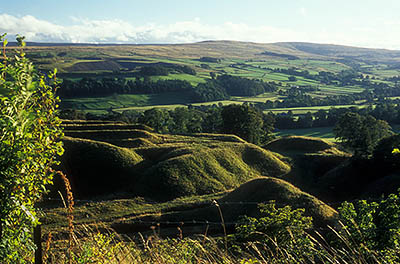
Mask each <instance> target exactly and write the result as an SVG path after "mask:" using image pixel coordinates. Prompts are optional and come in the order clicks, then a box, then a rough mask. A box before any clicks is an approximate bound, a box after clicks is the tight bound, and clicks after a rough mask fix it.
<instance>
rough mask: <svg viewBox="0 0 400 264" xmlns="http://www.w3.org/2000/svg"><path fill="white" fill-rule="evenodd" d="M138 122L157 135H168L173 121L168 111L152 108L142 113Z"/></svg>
mask: <svg viewBox="0 0 400 264" xmlns="http://www.w3.org/2000/svg"><path fill="white" fill-rule="evenodd" d="M138 122H139V123H142V124H145V125H148V126H149V127H151V128H153V129H154V130H155V131H157V132H159V133H168V132H169V131H170V126H171V125H172V122H173V120H172V118H171V116H170V115H169V113H168V111H165V110H161V109H156V108H152V109H150V110H146V111H144V113H143V115H142V116H140V117H139V118H138Z"/></svg>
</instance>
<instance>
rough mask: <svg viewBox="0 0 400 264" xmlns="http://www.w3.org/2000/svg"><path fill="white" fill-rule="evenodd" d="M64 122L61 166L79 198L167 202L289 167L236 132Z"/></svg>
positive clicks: (233, 184)
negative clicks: (137, 198) (165, 130)
mask: <svg viewBox="0 0 400 264" xmlns="http://www.w3.org/2000/svg"><path fill="white" fill-rule="evenodd" d="M64 126H65V135H66V137H65V138H64V140H63V141H64V145H65V154H64V156H63V158H62V167H63V169H64V171H65V172H66V173H67V175H69V177H70V178H71V179H72V184H73V190H74V193H75V195H76V196H77V197H93V196H96V195H109V194H114V195H116V196H118V195H120V196H121V195H122V196H129V197H135V196H145V197H148V198H151V199H156V200H168V199H173V198H176V197H180V196H187V195H195V194H209V193H215V192H219V191H224V190H228V189H232V188H235V187H237V186H239V185H240V184H242V183H244V182H246V181H248V180H250V179H252V178H255V177H258V176H259V175H264V176H274V177H279V176H281V175H283V174H286V173H287V172H288V171H289V170H290V167H289V166H288V165H287V164H286V163H285V162H283V161H282V160H281V159H280V158H279V156H277V155H274V154H273V153H271V152H269V151H267V150H264V149H262V148H260V147H258V146H255V145H253V144H249V143H247V142H245V141H243V140H242V139H240V138H238V137H236V136H233V135H218V134H194V135H187V136H184V135H162V134H157V133H154V132H152V131H149V130H150V129H148V128H146V127H140V126H139V125H137V126H127V125H124V124H121V123H110V122H105V123H100V124H96V123H86V124H84V123H82V122H75V123H74V122H69V123H68V122H65V124H64ZM140 128H141V129H140ZM146 129H147V130H146ZM107 142H108V143H107ZM110 143H111V144H110Z"/></svg>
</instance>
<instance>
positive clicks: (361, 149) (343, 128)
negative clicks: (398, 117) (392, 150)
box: [333, 112, 392, 157]
mask: <svg viewBox="0 0 400 264" xmlns="http://www.w3.org/2000/svg"><path fill="white" fill-rule="evenodd" d="M333 132H334V134H335V138H336V139H338V140H339V141H340V142H341V144H342V145H343V146H345V147H347V148H349V149H350V150H352V151H353V152H354V156H356V157H368V156H369V155H370V154H371V153H372V151H373V150H374V148H375V146H376V145H377V143H378V142H379V140H380V139H382V138H384V137H387V136H389V135H391V133H392V132H391V127H390V126H389V124H388V123H387V122H386V121H383V120H377V119H375V118H374V117H373V116H370V115H366V116H361V115H359V114H357V113H353V112H347V113H345V114H343V115H342V116H341V117H340V118H339V120H338V122H337V123H336V126H335V128H334V129H333Z"/></svg>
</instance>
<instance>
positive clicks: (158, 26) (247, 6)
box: [0, 0, 400, 49]
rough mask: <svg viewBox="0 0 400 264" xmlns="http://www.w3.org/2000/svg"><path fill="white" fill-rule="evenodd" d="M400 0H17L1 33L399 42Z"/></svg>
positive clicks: (130, 39)
mask: <svg viewBox="0 0 400 264" xmlns="http://www.w3.org/2000/svg"><path fill="white" fill-rule="evenodd" d="M399 10H400V1H398V0H336V1H332V0H329V1H328V0H279V1H277V0H247V1H243V0H241V1H238V0H201V1H200V0H194V1H192V0H185V1H182V0H163V1H160V0H147V1H146V0H140V1H135V0H131V1H128V0H112V1H110V0H108V1H105V0H96V1H94V0H69V1H61V0H59V1H54V0H13V1H4V3H2V4H1V5H0V33H1V32H8V33H9V34H10V35H13V34H16V33H20V34H22V35H25V36H26V37H27V39H28V41H41V42H75V43H79V42H93V43H190V42H196V41H202V40H222V39H224V40H226V39H228V40H239V41H253V42H264V43H268V42H279V41H307V42H318V43H333V44H343V45H352V46H361V47H374V48H389V49H400V34H399V33H400V16H399V14H398V11H399Z"/></svg>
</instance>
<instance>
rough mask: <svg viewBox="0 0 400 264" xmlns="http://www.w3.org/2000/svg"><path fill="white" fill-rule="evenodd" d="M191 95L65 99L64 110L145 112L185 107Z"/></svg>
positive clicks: (168, 94) (98, 112)
mask: <svg viewBox="0 0 400 264" xmlns="http://www.w3.org/2000/svg"><path fill="white" fill-rule="evenodd" d="M190 101H191V99H190V95H189V94H186V93H163V94H116V95H112V96H106V97H86V98H74V99H64V100H63V101H62V103H61V107H62V108H71V109H79V110H83V111H85V112H90V113H96V114H101V113H107V112H108V111H109V110H111V109H112V110H119V111H122V109H123V110H128V109H136V108H138V109H139V110H144V109H148V108H153V107H155V106H157V107H174V105H177V106H184V105H185V104H186V103H190Z"/></svg>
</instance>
